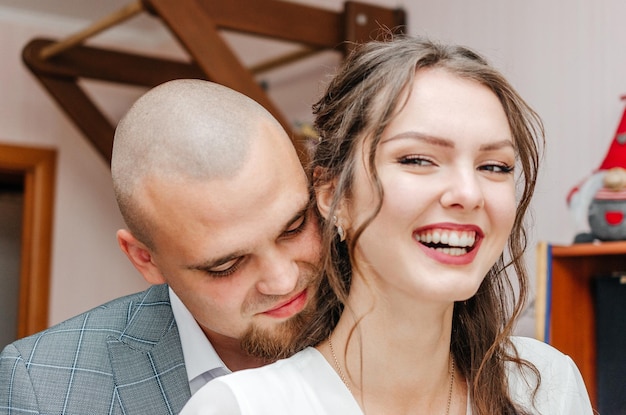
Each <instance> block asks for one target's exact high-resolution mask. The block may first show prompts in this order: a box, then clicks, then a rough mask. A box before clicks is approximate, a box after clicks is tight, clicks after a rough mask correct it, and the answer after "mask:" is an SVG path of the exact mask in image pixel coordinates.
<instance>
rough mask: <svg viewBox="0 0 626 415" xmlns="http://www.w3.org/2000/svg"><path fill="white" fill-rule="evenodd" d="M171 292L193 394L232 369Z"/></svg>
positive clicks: (171, 301)
mask: <svg viewBox="0 0 626 415" xmlns="http://www.w3.org/2000/svg"><path fill="white" fill-rule="evenodd" d="M169 292H170V303H171V304H172V312H173V313H174V319H175V320H176V325H177V326H178V333H179V335H180V343H181V345H182V347H183V356H184V358H185V369H186V370H187V379H188V380H189V388H190V389H191V394H192V395H193V394H194V393H196V392H197V391H198V389H200V388H201V387H202V386H204V385H205V384H206V383H208V382H209V381H210V380H213V379H215V378H217V377H219V376H223V375H227V374H229V373H231V371H230V370H229V369H228V368H227V367H226V365H225V364H224V362H223V361H222V359H220V357H219V356H218V355H217V352H216V351H215V349H214V348H213V345H212V344H211V342H210V341H209V340H208V339H207V338H206V335H205V334H204V332H203V331H202V329H201V328H200V326H199V325H198V323H197V322H196V319H194V318H193V316H192V315H191V313H190V312H189V310H187V307H185V305H184V304H183V302H182V301H180V298H178V296H177V295H176V294H175V293H174V291H172V289H171V288H170V289H169Z"/></svg>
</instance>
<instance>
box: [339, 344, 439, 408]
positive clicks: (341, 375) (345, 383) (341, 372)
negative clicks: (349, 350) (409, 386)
mask: <svg viewBox="0 0 626 415" xmlns="http://www.w3.org/2000/svg"><path fill="white" fill-rule="evenodd" d="M331 337H332V335H329V336H328V345H329V346H330V354H331V355H333V361H334V362H335V367H336V368H337V373H339V377H340V378H341V381H342V382H343V384H344V385H346V388H348V392H350V393H352V389H350V385H348V381H347V380H346V377H345V376H344V375H343V370H341V366H339V361H338V360H337V356H336V355H335V349H333V341H332V339H331ZM446 415H447V414H446Z"/></svg>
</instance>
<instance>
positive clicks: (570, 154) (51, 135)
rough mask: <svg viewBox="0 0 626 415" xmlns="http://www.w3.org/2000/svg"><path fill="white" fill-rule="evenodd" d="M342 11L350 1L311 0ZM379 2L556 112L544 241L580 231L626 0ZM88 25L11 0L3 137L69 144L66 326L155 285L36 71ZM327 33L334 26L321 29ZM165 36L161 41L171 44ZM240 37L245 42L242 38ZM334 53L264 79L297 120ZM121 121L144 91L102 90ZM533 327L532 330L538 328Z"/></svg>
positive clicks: (81, 143)
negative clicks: (120, 237) (572, 206)
mask: <svg viewBox="0 0 626 415" xmlns="http://www.w3.org/2000/svg"><path fill="white" fill-rule="evenodd" d="M300 2H308V3H311V4H316V5H318V6H320V7H329V8H333V9H336V10H338V9H340V8H341V4H342V2H341V1H339V0H324V1H314V0H308V1H305V0H302V1H300ZM371 2H372V3H376V4H381V5H387V6H397V5H400V6H402V7H404V8H405V9H406V11H407V12H408V18H409V32H410V33H411V34H420V35H428V36H430V37H432V38H436V39H442V40H446V41H453V42H457V43H463V44H467V45H470V46H472V47H474V48H475V49H477V50H478V51H480V52H482V53H483V54H484V55H486V56H487V57H488V58H489V59H490V60H491V61H492V62H493V63H494V64H495V65H496V66H497V67H499V68H500V69H501V70H502V71H503V72H504V73H505V74H506V75H507V76H508V77H509V79H510V80H511V81H512V82H513V84H514V85H515V86H516V87H517V88H518V90H519V91H520V92H521V93H522V95H523V96H524V97H525V98H526V99H527V100H528V102H529V103H530V104H531V105H532V106H534V107H535V108H536V109H537V111H538V112H539V113H540V115H541V116H542V117H543V118H544V121H545V125H546V131H547V136H548V149H547V154H546V158H545V163H544V170H543V173H542V176H541V180H540V182H539V184H538V189H537V196H536V199H535V203H534V210H535V223H536V227H535V228H534V231H533V233H532V234H531V235H530V236H531V241H530V242H531V249H530V257H529V264H530V266H531V270H532V268H533V267H534V263H535V261H534V248H533V247H534V243H535V241H537V240H548V241H551V242H558V243H569V242H570V241H571V240H572V238H573V235H574V228H573V225H572V223H571V221H570V218H569V216H568V213H567V211H566V205H565V197H566V195H567V192H568V191H569V189H570V188H571V187H572V186H573V185H575V184H576V183H577V182H578V181H579V180H581V179H583V178H584V177H585V176H586V175H587V174H589V173H590V172H591V171H592V170H593V169H594V168H596V167H597V166H598V165H599V163H600V161H601V160H602V158H603V157H604V154H605V152H606V151H607V149H608V145H609V143H610V141H611V139H612V136H613V134H614V132H615V128H616V127H617V122H618V120H619V117H620V116H621V113H622V110H623V104H622V103H621V102H620V100H619V96H620V95H621V94H624V93H626V52H624V50H625V49H624V43H625V42H626V25H624V24H623V23H622V22H621V16H624V15H626V2H622V1H616V0H599V1H594V2H583V1H580V2H571V1H565V0H551V1H549V2H548V1H544V0H527V1H518V2H511V1H502V0H475V1H472V2H469V1H466V0H442V1H415V0H405V1H391V0H380V1H371ZM86 24H88V22H76V21H69V20H63V19H56V18H55V19H51V18H50V17H49V16H39V17H37V16H27V15H17V14H15V13H14V12H12V11H11V10H9V9H3V8H2V2H1V1H0V52H1V53H2V59H0V90H1V91H2V92H1V94H0V140H1V141H6V142H11V143H15V142H17V143H24V144H40V145H44V146H48V147H49V146H52V147H55V148H57V150H58V152H59V159H58V173H57V174H58V178H57V199H56V211H55V221H54V257H53V268H52V285H51V303H50V307H51V310H50V311H51V312H50V322H51V323H55V322H58V321H60V320H62V319H65V318H66V317H69V316H71V315H73V314H75V313H77V312H80V311H82V310H84V309H86V308H88V307H92V306H95V305H97V304H99V303H101V302H103V301H105V300H108V299H110V298H113V297H115V296H118V295H121V294H124V293H128V292H132V291H136V290H139V289H141V288H142V287H144V284H143V282H142V280H141V278H140V277H139V276H138V274H136V272H135V271H134V270H133V269H132V268H131V266H130V265H129V264H128V263H127V261H126V259H125V258H124V257H123V255H122V254H121V253H120V252H119V250H118V248H117V246H116V243H115V237H114V233H115V230H116V229H117V228H119V227H120V226H122V221H121V219H120V217H119V215H118V213H117V209H116V206H115V202H114V200H113V195H112V192H111V189H110V181H109V170H108V166H106V165H105V163H104V162H103V161H102V160H101V159H100V158H99V157H98V156H97V154H96V153H95V152H94V151H93V149H92V148H91V147H90V146H89V144H88V143H87V141H86V140H85V139H84V138H83V137H82V136H81V135H80V133H79V132H78V131H77V130H76V129H75V127H74V126H73V125H72V124H71V123H69V122H68V121H67V120H66V119H65V117H64V116H63V114H62V113H61V112H60V110H59V108H57V106H56V104H55V103H54V102H52V100H51V99H50V98H49V96H48V95H47V94H46V93H45V92H44V91H43V89H42V88H41V87H40V86H39V85H38V84H37V83H36V81H35V80H34V78H33V77H32V76H31V75H30V74H29V73H28V72H27V71H26V70H25V69H24V67H23V65H22V63H21V61H20V53H21V48H22V47H23V46H24V45H25V44H26V42H28V40H30V39H31V38H33V37H35V36H40V35H47V36H53V37H58V36H63V35H67V34H70V33H72V32H74V31H76V30H78V29H80V28H82V27H84V26H85V25H86ZM320 30H324V28H320ZM103 39H104V40H103V41H105V42H108V43H110V44H123V45H124V47H129V46H132V47H138V48H139V49H145V50H157V49H159V50H161V49H163V46H164V45H165V49H166V50H168V48H170V49H171V50H172V53H173V54H176V47H175V46H172V45H173V43H172V42H171V41H168V40H166V38H164V37H161V36H150V37H149V38H146V37H145V36H144V37H142V36H140V35H139V34H137V33H132V32H130V31H124V30H123V28H119V29H118V28H116V29H114V30H113V31H111V32H110V34H109V32H107V34H105V35H104V36H103ZM231 39H232V41H233V42H235V43H237V44H238V45H240V46H241V49H242V50H243V51H244V53H243V59H244V60H254V59H256V58H258V56H257V55H260V54H262V53H263V47H261V46H260V45H259V44H257V43H256V42H255V41H253V42H251V43H247V42H245V41H244V42H241V41H240V39H238V37H237V36H235V37H231ZM159 42H161V43H159ZM238 42H239V43H238ZM334 62H335V58H334V57H333V56H323V57H322V58H321V59H320V60H319V61H307V62H303V63H302V64H299V65H296V66H294V67H291V68H288V69H285V70H280V71H276V73H274V74H271V75H268V76H267V77H264V80H267V81H268V82H269V85H270V94H271V96H272V97H273V98H275V99H276V101H277V104H278V106H279V107H281V108H283V109H284V110H285V112H286V114H287V115H288V117H289V119H290V120H292V121H303V120H308V119H310V114H309V112H308V109H309V107H310V104H311V103H312V102H313V100H314V98H315V97H316V96H317V94H318V93H319V91H320V86H319V84H318V80H320V79H324V73H325V71H326V70H327V69H331V68H332V67H333V65H334ZM99 91H101V92H102V96H103V98H102V100H103V101H104V102H105V103H106V104H107V105H108V106H109V110H108V111H109V113H110V114H111V117H112V119H115V117H119V115H120V114H121V113H123V112H124V111H125V109H126V108H127V106H128V105H129V103H130V102H131V101H132V100H133V99H134V98H135V97H136V96H137V95H138V94H139V93H140V92H141V91H137V90H132V89H126V88H123V89H119V88H118V89H114V90H113V91H112V92H110V91H109V89H108V88H104V87H99ZM529 333H532V330H530V331H529Z"/></svg>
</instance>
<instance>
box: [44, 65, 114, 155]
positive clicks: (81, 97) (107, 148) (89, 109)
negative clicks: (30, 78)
mask: <svg viewBox="0 0 626 415" xmlns="http://www.w3.org/2000/svg"><path fill="white" fill-rule="evenodd" d="M37 78H38V79H39V81H40V82H41V84H42V85H43V86H44V87H45V88H46V90H47V91H48V92H49V93H50V95H52V97H53V98H54V99H55V100H56V101H57V103H58V104H59V105H60V106H61V108H62V109H63V111H64V112H65V113H66V114H67V115H68V117H69V118H70V119H71V120H72V121H73V122H74V124H76V126H77V127H78V128H79V129H80V130H81V131H82V132H83V134H85V136H86V137H87V139H88V140H89V141H90V142H91V144H92V145H93V146H94V147H95V149H96V151H98V153H100V155H102V157H104V159H105V160H106V161H107V163H109V164H110V163H111V154H112V151H113V135H114V133H115V129H114V127H113V125H112V124H111V122H110V121H109V120H108V119H107V118H106V117H105V116H104V115H103V113H102V111H100V109H99V108H98V107H97V106H96V105H95V103H94V102H93V101H92V100H91V99H90V98H89V96H87V94H85V92H84V91H83V90H82V89H81V88H80V86H79V85H78V84H77V83H76V80H73V79H65V78H55V77H48V76H43V75H39V76H38V77H37Z"/></svg>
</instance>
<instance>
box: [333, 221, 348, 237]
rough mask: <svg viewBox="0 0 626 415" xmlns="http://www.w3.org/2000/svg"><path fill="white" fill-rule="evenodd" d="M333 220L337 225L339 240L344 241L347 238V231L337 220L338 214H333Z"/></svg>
mask: <svg viewBox="0 0 626 415" xmlns="http://www.w3.org/2000/svg"><path fill="white" fill-rule="evenodd" d="M333 222H334V223H335V226H337V235H339V241H340V242H343V241H345V240H346V231H344V230H343V226H341V225H340V224H339V223H338V222H339V221H338V220H337V216H333Z"/></svg>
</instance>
